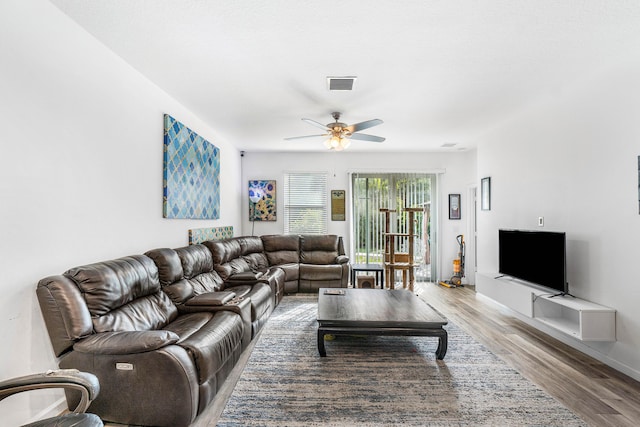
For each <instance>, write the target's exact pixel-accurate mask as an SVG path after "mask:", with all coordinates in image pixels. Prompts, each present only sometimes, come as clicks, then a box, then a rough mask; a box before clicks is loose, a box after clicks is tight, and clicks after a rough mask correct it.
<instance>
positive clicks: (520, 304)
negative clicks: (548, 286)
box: [476, 273, 616, 341]
mask: <svg viewBox="0 0 640 427" xmlns="http://www.w3.org/2000/svg"><path fill="white" fill-rule="evenodd" d="M496 276H498V274H497V273H496V274H490V273H476V292H478V293H480V294H483V295H485V296H487V297H489V298H491V299H492V300H494V301H497V302H499V303H500V304H503V305H505V306H507V307H509V308H511V309H512V310H515V311H516V312H518V313H520V314H522V315H524V316H527V317H529V318H531V319H534V320H536V321H538V322H540V323H543V324H545V325H547V326H549V327H551V328H553V329H556V330H558V331H561V332H563V333H565V334H567V335H570V336H572V337H574V338H576V339H578V340H580V341H615V340H616V311H615V310H614V309H612V308H609V307H604V306H602V305H599V304H595V303H592V302H589V301H585V300H581V299H579V298H574V297H572V296H556V297H553V298H551V296H552V295H554V293H553V291H545V290H541V289H539V288H536V287H534V286H529V285H527V284H525V283H523V282H520V281H516V280H513V279H510V278H507V277H503V278H496Z"/></svg>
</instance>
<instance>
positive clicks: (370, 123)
mask: <svg viewBox="0 0 640 427" xmlns="http://www.w3.org/2000/svg"><path fill="white" fill-rule="evenodd" d="M303 120H304V119H303ZM383 123H384V122H383V121H382V120H380V119H373V120H367V121H366V122H360V123H356V124H355V125H350V126H347V129H348V130H349V132H351V133H353V132H358V131H359V130H364V129H369V128H371V127H374V126H378V125H381V124H383Z"/></svg>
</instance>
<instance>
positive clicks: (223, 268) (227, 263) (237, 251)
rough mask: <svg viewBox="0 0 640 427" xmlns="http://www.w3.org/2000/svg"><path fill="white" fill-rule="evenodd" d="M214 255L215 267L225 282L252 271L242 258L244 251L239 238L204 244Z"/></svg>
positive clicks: (211, 241)
mask: <svg viewBox="0 0 640 427" xmlns="http://www.w3.org/2000/svg"><path fill="white" fill-rule="evenodd" d="M203 245H205V246H206V247H207V248H208V249H209V250H210V251H211V254H212V255H213V265H214V268H215V270H216V271H217V272H218V274H219V275H220V277H221V278H222V280H223V281H226V280H227V279H228V278H229V277H231V276H233V275H234V274H238V273H245V272H247V271H251V268H250V267H249V264H248V263H247V261H246V260H245V259H244V258H242V249H241V248H240V242H239V241H238V239H237V238H231V239H226V240H210V241H207V242H204V243H203Z"/></svg>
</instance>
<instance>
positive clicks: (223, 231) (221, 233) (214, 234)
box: [189, 225, 233, 245]
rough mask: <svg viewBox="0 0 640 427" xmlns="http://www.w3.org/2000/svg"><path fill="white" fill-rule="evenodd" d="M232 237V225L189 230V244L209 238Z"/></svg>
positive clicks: (222, 238) (221, 238)
mask: <svg viewBox="0 0 640 427" xmlns="http://www.w3.org/2000/svg"><path fill="white" fill-rule="evenodd" d="M231 237H233V226H231V225H230V226H227V227H213V228H194V229H191V230H189V244H190V245H196V244H198V243H202V242H206V241H209V240H224V239H230V238H231Z"/></svg>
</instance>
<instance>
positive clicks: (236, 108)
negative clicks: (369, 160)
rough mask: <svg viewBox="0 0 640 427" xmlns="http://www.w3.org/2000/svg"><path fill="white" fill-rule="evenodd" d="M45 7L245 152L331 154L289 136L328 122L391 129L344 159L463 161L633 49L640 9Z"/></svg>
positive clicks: (509, 4)
mask: <svg viewBox="0 0 640 427" xmlns="http://www.w3.org/2000/svg"><path fill="white" fill-rule="evenodd" d="M51 1H52V3H54V4H55V5H56V6H58V7H59V8H60V9H61V10H62V11H63V12H65V13H66V14H68V15H69V16H70V17H71V18H73V19H74V20H75V21H77V22H78V23H79V24H80V25H81V26H83V27H84V28H85V29H86V30H87V31H88V32H89V33H91V34H93V35H94V36H95V37H96V38H97V39H99V40H101V41H102V42H103V43H104V44H105V45H106V46H108V47H109V48H110V49H112V50H113V51H114V52H116V53H117V54H118V55H119V56H121V57H122V58H124V59H125V60H126V61H127V62H128V63H129V64H131V65H132V66H133V67H135V68H136V69H137V70H139V71H140V72H141V73H142V74H144V75H145V76H147V77H148V78H149V79H150V80H151V81H153V82H154V83H156V84H157V85H158V86H160V87H161V88H163V89H164V90H165V91H166V92H168V93H169V94H170V95H172V96H173V97H174V98H176V99H177V100H178V101H179V102H181V103H182V104H183V105H185V106H186V107H187V108H188V109H190V110H191V111H192V112H194V113H195V114H196V115H198V116H199V117H200V118H201V119H202V120H204V121H205V122H207V123H208V124H209V125H210V126H211V127H212V128H213V129H215V130H216V131H217V132H218V133H219V134H220V135H221V136H222V137H224V138H225V139H227V140H229V141H231V142H233V143H234V144H236V145H237V146H238V147H239V148H240V149H243V150H247V151H270V150H273V151H297V150H299V151H321V150H324V148H323V145H322V140H301V141H287V142H285V141H284V140H283V138H285V137H291V136H299V135H312V134H317V133H322V131H321V130H319V129H317V128H314V127H312V126H310V125H309V124H308V123H305V122H303V121H302V120H301V118H303V117H305V118H310V119H313V120H316V121H319V122H321V123H329V122H331V121H332V119H331V112H332V111H340V112H342V113H343V116H342V120H341V121H343V122H346V123H348V124H352V123H356V122H361V121H365V120H369V119H374V118H379V119H382V120H383V121H384V124H382V125H380V126H377V127H374V128H370V129H368V130H366V131H364V132H363V133H368V134H373V135H379V136H383V137H386V138H387V140H386V141H385V142H383V143H374V142H365V141H354V142H353V143H352V144H351V147H349V150H350V151H440V150H445V149H443V148H440V147H441V146H442V145H443V144H451V143H452V144H457V145H456V146H455V147H454V148H448V149H447V150H454V151H455V150H461V149H467V148H470V147H473V146H474V145H475V141H477V139H478V138H479V136H480V135H482V134H483V133H484V132H486V131H488V130H489V129H491V128H493V127H495V126H498V125H500V123H502V122H504V121H505V120H508V119H509V117H511V116H512V115H514V114H518V112H520V111H522V110H523V109H526V108H527V107H528V106H530V105H532V104H534V103H536V102H539V101H540V100H541V99H545V98H547V97H549V96H558V95H560V94H561V93H562V91H563V90H564V89H565V88H567V87H568V86H570V85H572V84H574V83H576V82H577V81H578V80H580V79H584V78H588V77H589V76H590V75H592V74H593V73H596V72H598V71H599V70H602V68H603V67H606V66H608V65H611V64H618V63H620V62H621V61H624V60H625V59H626V58H628V57H629V56H635V55H637V54H638V52H640V1H638V0H485V1H481V0H457V1H456V0H367V1H364V0H359V1H358V0H341V1H340V0H323V1H301V0H268V1H267V0H235V1H226V0H51ZM327 76H357V77H358V79H357V81H356V84H355V88H354V90H353V91H351V92H329V91H328V89H327V83H326V77H327ZM168 113H171V112H168Z"/></svg>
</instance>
